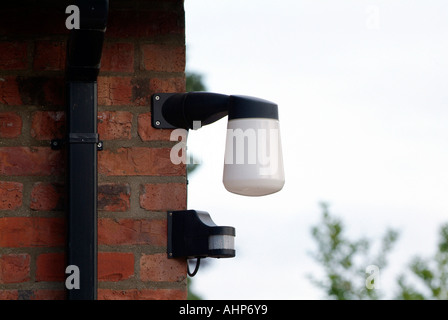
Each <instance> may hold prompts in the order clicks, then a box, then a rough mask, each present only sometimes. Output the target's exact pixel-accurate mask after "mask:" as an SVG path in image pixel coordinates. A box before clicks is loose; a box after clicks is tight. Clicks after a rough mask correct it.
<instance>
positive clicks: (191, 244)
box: [168, 210, 235, 276]
mask: <svg viewBox="0 0 448 320" xmlns="http://www.w3.org/2000/svg"><path fill="white" fill-rule="evenodd" d="M234 239H235V228H233V227H222V226H217V225H216V224H215V223H214V222H213V220H212V219H211V217H210V215H209V214H208V213H207V212H204V211H196V210H181V211H169V212H168V257H169V258H180V257H184V258H187V259H190V258H197V265H196V270H195V271H194V272H193V273H190V272H189V271H188V274H189V275H190V276H194V275H195V274H196V272H197V270H198V268H199V263H200V259H201V258H207V257H210V258H233V257H235V242H234Z"/></svg>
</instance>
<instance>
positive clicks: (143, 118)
mask: <svg viewBox="0 0 448 320" xmlns="http://www.w3.org/2000/svg"><path fill="white" fill-rule="evenodd" d="M137 121H138V135H139V136H140V138H141V139H142V140H143V141H157V140H165V141H169V140H170V136H171V132H172V130H168V129H155V128H153V127H152V125H151V113H150V112H148V113H141V114H139V115H138V120H137Z"/></svg>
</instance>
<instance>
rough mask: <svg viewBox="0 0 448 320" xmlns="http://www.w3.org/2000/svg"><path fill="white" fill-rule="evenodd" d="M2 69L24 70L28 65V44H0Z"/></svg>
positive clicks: (0, 65) (0, 64) (0, 67)
mask: <svg viewBox="0 0 448 320" xmlns="http://www.w3.org/2000/svg"><path fill="white" fill-rule="evenodd" d="M0 52H1V54H0V69H2V70H24V69H26V68H27V65H28V61H27V60H28V59H27V56H28V44H27V43H25V42H0Z"/></svg>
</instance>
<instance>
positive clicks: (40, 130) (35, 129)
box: [31, 111, 66, 140]
mask: <svg viewBox="0 0 448 320" xmlns="http://www.w3.org/2000/svg"><path fill="white" fill-rule="evenodd" d="M65 127H66V126H65V113H64V112H63V111H36V112H34V113H33V118H32V121H31V136H32V137H33V138H35V139H37V140H51V139H62V138H63V137H64V136H65V130H66V129H65Z"/></svg>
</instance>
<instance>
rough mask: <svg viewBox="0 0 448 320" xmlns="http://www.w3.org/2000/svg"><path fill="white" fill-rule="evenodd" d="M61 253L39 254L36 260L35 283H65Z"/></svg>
mask: <svg viewBox="0 0 448 320" xmlns="http://www.w3.org/2000/svg"><path fill="white" fill-rule="evenodd" d="M65 266H66V263H65V255H64V253H63V252H52V253H43V254H40V255H39V256H38V257H37V259H36V281H61V282H62V281H65V277H66V275H65Z"/></svg>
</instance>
